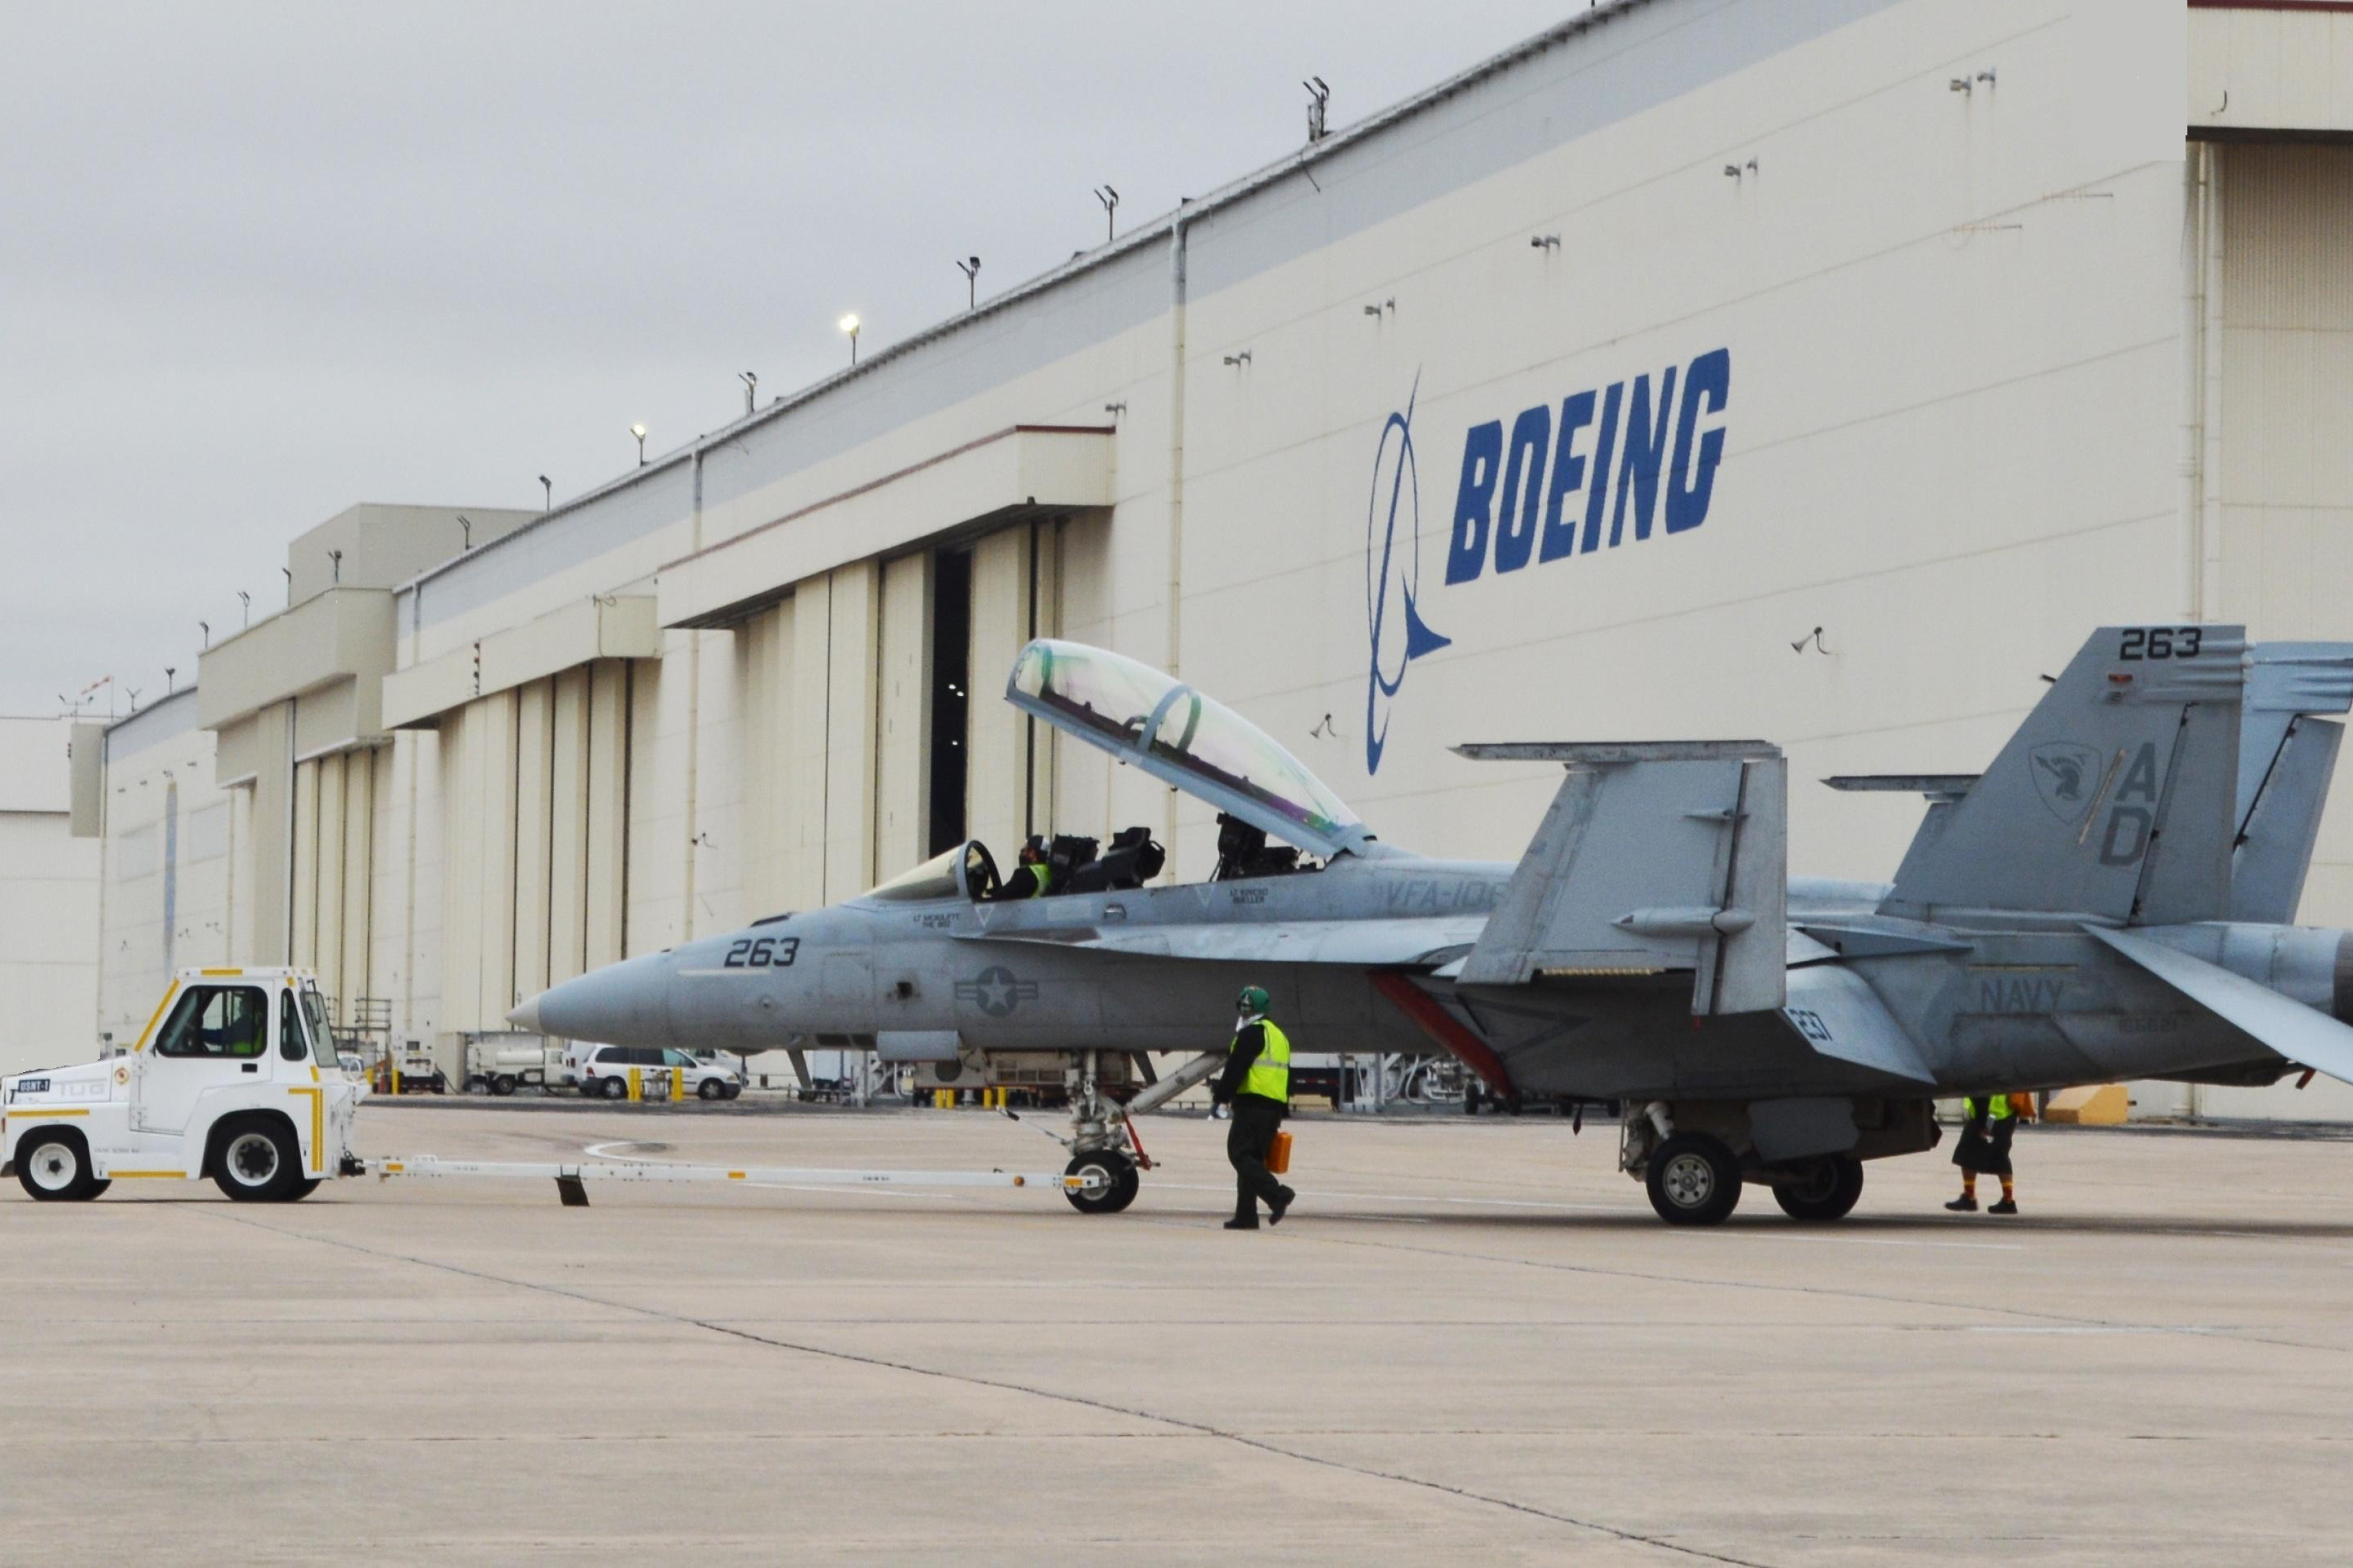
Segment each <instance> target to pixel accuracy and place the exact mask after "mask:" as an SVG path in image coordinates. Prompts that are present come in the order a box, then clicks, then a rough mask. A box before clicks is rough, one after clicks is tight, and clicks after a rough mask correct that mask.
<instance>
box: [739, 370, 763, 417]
mask: <svg viewBox="0 0 2353 1568" xmlns="http://www.w3.org/2000/svg"><path fill="white" fill-rule="evenodd" d="M735 379H736V380H738V381H740V382H742V383H743V384H744V415H745V416H747V417H748V416H750V414H751V412H752V408H753V405H754V403H755V402H756V401H757V399H758V398H759V395H760V373H759V372H758V371H755V370H739V371H737V372H736V373H735Z"/></svg>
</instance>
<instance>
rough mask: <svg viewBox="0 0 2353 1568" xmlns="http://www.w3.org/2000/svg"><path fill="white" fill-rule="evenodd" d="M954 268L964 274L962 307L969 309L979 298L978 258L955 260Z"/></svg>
mask: <svg viewBox="0 0 2353 1568" xmlns="http://www.w3.org/2000/svg"><path fill="white" fill-rule="evenodd" d="M956 270H957V271H958V272H961V273H963V274H964V308H965V310H971V309H972V308H973V306H974V305H975V304H976V303H977V302H978V300H979V299H980V258H979V257H977V256H976V257H974V258H972V259H971V260H969V261H959V262H957V263H956Z"/></svg>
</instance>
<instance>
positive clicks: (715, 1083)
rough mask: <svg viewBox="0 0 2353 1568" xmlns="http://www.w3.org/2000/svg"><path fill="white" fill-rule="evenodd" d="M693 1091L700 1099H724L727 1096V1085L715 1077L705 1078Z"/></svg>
mask: <svg viewBox="0 0 2353 1568" xmlns="http://www.w3.org/2000/svg"><path fill="white" fill-rule="evenodd" d="M694 1092H695V1095H696V1097H697V1098H698V1099H702V1100H724V1099H726V1098H727V1086H726V1085H725V1084H723V1083H722V1082H720V1081H719V1080H718V1079H715V1078H707V1079H703V1080H702V1087H701V1088H699V1089H696V1090H695V1091H694Z"/></svg>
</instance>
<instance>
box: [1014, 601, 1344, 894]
mask: <svg viewBox="0 0 2353 1568" xmlns="http://www.w3.org/2000/svg"><path fill="white" fill-rule="evenodd" d="M1005 696H1006V700H1008V701H1009V702H1011V703H1012V704H1013V705H1014V706H1015V707H1017V708H1018V709H1020V710H1022V711H1024V712H1026V713H1030V714H1034V715H1035V716H1037V717H1038V718H1039V719H1042V720H1044V721H1046V722H1047V723H1049V724H1051V725H1053V726H1054V727H1055V728H1057V729H1059V730H1062V731H1066V732H1068V733H1070V734H1073V735H1076V736H1078V737H1079V738H1080V739H1081V740H1082V741H1086V742H1089V743H1090V744H1092V745H1096V746H1100V747H1102V748H1103V750H1104V751H1107V752H1111V753H1112V754H1113V756H1116V757H1118V758H1119V759H1120V760H1121V761H1123V762H1127V763H1134V764H1135V765H1136V766H1137V767H1139V768H1142V769H1143V770H1144V771H1145V772H1146V773H1151V774H1152V775H1153V776H1154V777H1155V778H1158V779H1160V780H1162V781H1163V782H1165V783H1167V784H1174V785H1175V786H1176V787H1177V788H1178V789H1181V790H1183V791H1185V792H1186V793H1187V795H1193V796H1195V797H1197V798H1198V799H1200V800H1204V801H1207V802H1208V804H1210V805H1214V806H1216V807H1217V808H1218V809H1219V810H1220V811H1227V812H1231V813H1232V814H1233V815H1234V816H1239V817H1240V818H1241V819H1242V820H1243V821H1245V822H1249V823H1250V824H1252V825H1253V826H1258V827H1261V828H1263V829H1264V830H1265V831H1266V832H1267V833H1269V834H1270V835H1271V836H1273V837H1277V838H1281V839H1282V840H1284V841H1285V842H1287V843H1292V844H1296V845H1298V846H1299V847H1301V848H1303V849H1306V850H1309V851H1311V852H1313V853H1315V854H1320V855H1327V856H1328V855H1335V854H1337V853H1339V852H1340V851H1342V850H1344V849H1347V848H1350V847H1354V846H1356V845H1357V844H1359V843H1361V842H1363V841H1364V840H1365V839H1366V837H1370V835H1368V834H1367V833H1366V831H1365V825H1364V824H1363V823H1362V822H1359V821H1358V820H1357V819H1356V813H1354V812H1352V811H1350V810H1349V809H1348V807H1347V806H1346V805H1345V803H1343V802H1342V801H1341V799H1340V797H1339V796H1338V795H1334V794H1333V793H1332V792H1331V790H1329V789H1327V788H1326V787H1324V783H1323V781H1322V780H1320V779H1318V778H1317V777H1316V776H1315V775H1314V773H1310V772H1308V771H1307V768H1306V767H1305V765H1304V764H1303V763H1301V762H1300V761H1299V759H1298V758H1296V757H1294V756H1293V755H1292V754H1291V753H1290V752H1287V751H1285V750H1283V748H1282V746H1280V745H1278V744H1276V743H1275V742H1274V740H1273V739H1272V738H1271V737H1270V736H1269V735H1268V734H1267V733H1266V731H1263V730H1261V729H1260V728H1259V727H1258V726H1257V725H1255V724H1253V723H1251V722H1250V721H1249V720H1247V719H1245V718H1243V717H1242V716H1241V715H1240V714H1239V713H1236V712H1235V711H1234V710H1232V709H1230V708H1228V707H1226V706H1225V705H1224V704H1222V703H1220V702H1217V701H1215V700H1211V699H1209V698H1208V697H1205V696H1203V695H1201V693H1199V692H1198V691H1196V690H1194V689H1192V688H1191V687H1189V686H1187V685H1185V684H1184V683H1183V682H1181V681H1179V680H1176V679H1173V678H1172V677H1169V676H1166V675H1164V674H1162V673H1161V672H1160V671H1159V670H1156V669H1154V668H1152V667H1151V666H1149V665H1146V664H1140V663H1138V662H1137V661H1136V660H1134V659H1132V658H1124V657H1123V656H1121V655H1119V654H1115V653H1108V652H1105V651H1104V650H1103V649H1102V648H1097V647H1087V646H1086V645H1085V644H1083V643H1073V642H1061V641H1058V640H1056V639H1053V638H1050V637H1041V638H1039V640H1037V641H1035V642H1033V643H1031V644H1030V645H1029V647H1025V648H1023V649H1022V650H1021V657H1020V658H1018V659H1017V660H1016V661H1015V662H1014V666H1013V679H1011V681H1010V682H1008V685H1007V687H1006V692H1005Z"/></svg>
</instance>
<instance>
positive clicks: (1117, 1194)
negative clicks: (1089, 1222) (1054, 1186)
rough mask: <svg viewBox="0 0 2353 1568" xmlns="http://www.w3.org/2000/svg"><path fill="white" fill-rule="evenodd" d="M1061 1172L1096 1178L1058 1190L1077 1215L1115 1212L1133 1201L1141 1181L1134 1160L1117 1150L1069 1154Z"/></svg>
mask: <svg viewBox="0 0 2353 1568" xmlns="http://www.w3.org/2000/svg"><path fill="white" fill-rule="evenodd" d="M1062 1174H1064V1175H1066V1176H1087V1175H1092V1176H1096V1177H1098V1178H1100V1179H1099V1180H1098V1181H1096V1182H1094V1183H1092V1184H1090V1185H1089V1186H1087V1187H1084V1188H1080V1187H1065V1188H1063V1189H1062V1195H1063V1196H1064V1197H1066V1198H1068V1199H1070V1200H1071V1207H1072V1208H1074V1209H1076V1210H1078V1211H1079V1212H1080V1213H1081V1214H1117V1213H1119V1212H1120V1210H1122V1209H1124V1208H1125V1207H1127V1205H1130V1204H1132V1203H1134V1201H1135V1194H1136V1189H1137V1188H1139V1187H1141V1186H1142V1185H1143V1184H1144V1179H1143V1177H1142V1175H1141V1174H1140V1173H1138V1172H1137V1171H1136V1168H1135V1162H1134V1160H1132V1159H1130V1158H1129V1157H1128V1156H1127V1155H1126V1154H1124V1153H1123V1152H1120V1151H1119V1150H1117V1149H1098V1150H1095V1151H1094V1152H1092V1153H1086V1154H1073V1155H1072V1156H1071V1163H1069V1164H1067V1165H1065V1166H1063V1167H1062Z"/></svg>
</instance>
